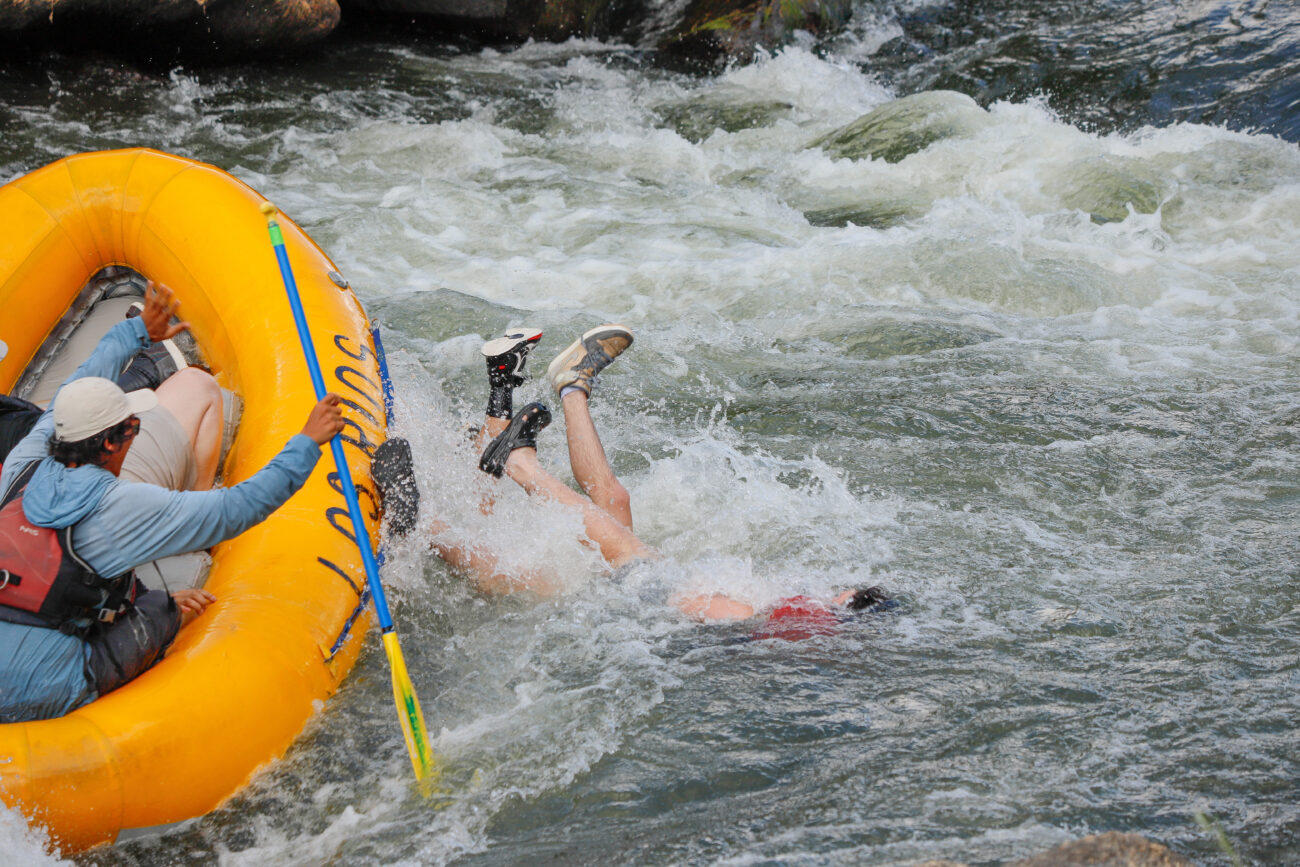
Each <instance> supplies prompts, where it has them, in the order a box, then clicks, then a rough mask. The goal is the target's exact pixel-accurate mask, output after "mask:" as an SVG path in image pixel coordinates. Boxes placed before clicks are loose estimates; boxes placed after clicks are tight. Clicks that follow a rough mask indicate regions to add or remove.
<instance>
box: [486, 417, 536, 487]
mask: <svg viewBox="0 0 1300 867" xmlns="http://www.w3.org/2000/svg"><path fill="white" fill-rule="evenodd" d="M550 423H551V411H550V410H549V409H547V408H546V404H544V403H530V404H528V406H526V407H524V408H523V409H521V410H519V414H518V415H516V416H515V417H514V418H512V419H511V420H510V426H509V427H507V428H506V429H505V430H503V431H501V433H499V434H497V435H496V437H495V438H494V439H493V440H492V442H490V443H488V444H487V448H485V449H484V450H483V457H481V458H479V462H478V468H479V469H480V470H482V471H483V472H485V473H488V474H489V475H492V476H496V477H497V478H498V479H499V478H501V474H502V473H504V472H505V469H506V459H507V458H509V457H510V453H511V452H513V451H514V450H515V449H535V448H537V432H538V431H540V430H541V429H542V428H544V427H546V426H547V425H548V424H550Z"/></svg>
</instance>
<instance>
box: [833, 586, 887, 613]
mask: <svg viewBox="0 0 1300 867" xmlns="http://www.w3.org/2000/svg"><path fill="white" fill-rule="evenodd" d="M893 602H894V600H892V599H890V598H889V597H888V596H886V595H885V591H884V590H881V589H880V588H879V587H859V588H858V589H856V590H845V591H844V592H843V593H841V594H840V595H839V596H836V597H835V604H836V605H843V606H844V607H845V608H847V609H849V610H850V611H866V610H867V609H868V608H876V607H881V608H892V607H893V605H892V604H891V603H893Z"/></svg>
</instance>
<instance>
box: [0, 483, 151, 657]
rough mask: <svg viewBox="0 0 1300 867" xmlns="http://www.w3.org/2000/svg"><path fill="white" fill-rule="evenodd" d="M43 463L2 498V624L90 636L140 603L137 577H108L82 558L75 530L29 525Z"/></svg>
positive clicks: (0, 555)
mask: <svg viewBox="0 0 1300 867" xmlns="http://www.w3.org/2000/svg"><path fill="white" fill-rule="evenodd" d="M38 464H39V461H32V463H31V464H30V465H28V466H27V467H26V468H25V469H24V470H23V471H22V472H21V473H19V474H18V477H17V478H16V479H14V481H13V484H11V485H10V486H9V490H7V491H6V492H5V494H4V496H3V498H0V620H3V621H8V622H9V623H21V624H24V625H26V626H44V627H47V628H50V629H57V630H59V631H60V632H63V633H66V634H68V635H85V633H86V632H88V631H89V630H90V628H91V627H92V626H94V625H95V624H96V623H112V622H113V620H114V619H115V618H116V617H117V616H118V615H119V614H121V613H123V612H124V611H126V610H127V609H129V608H130V607H131V605H132V603H134V602H135V596H136V585H137V582H136V579H135V572H134V571H127V572H125V573H123V574H121V575H118V576H117V577H116V578H104V577H102V576H101V575H100V574H99V573H98V572H96V571H95V570H94V569H92V568H90V565H89V564H88V563H86V561H85V560H83V559H81V557H79V556H78V555H77V552H76V550H75V549H74V548H73V546H72V527H71V526H70V527H63V528H60V529H57V530H55V529H51V528H49V527H36V526H33V525H32V524H31V523H30V522H29V521H28V520H27V516H26V515H25V514H24V513H23V491H24V490H25V489H26V487H27V483H28V482H30V481H31V478H32V475H33V474H34V473H35V472H36V467H37V466H38ZM73 526H76V525H75V524H74V525H73Z"/></svg>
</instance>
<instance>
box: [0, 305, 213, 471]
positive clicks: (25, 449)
mask: <svg viewBox="0 0 1300 867" xmlns="http://www.w3.org/2000/svg"><path fill="white" fill-rule="evenodd" d="M175 310H176V296H175V295H174V294H173V293H172V290H170V289H168V288H167V287H166V286H162V285H158V286H155V285H154V284H153V283H152V282H150V283H149V284H148V285H147V286H146V287H145V303H144V311H143V312H142V313H141V314H140V315H139V316H135V317H132V318H131V319H123V320H122V321H121V322H119V323H117V324H116V325H114V326H113V327H112V328H110V329H108V332H107V333H106V334H105V335H104V336H103V337H101V338H100V339H99V343H97V344H96V345H95V349H94V351H93V352H91V353H90V357H89V358H87V359H86V360H85V361H83V362H82V363H81V364H80V365H79V366H78V367H77V369H76V370H74V371H73V372H72V375H71V376H69V377H68V378H67V379H65V380H64V381H63V385H67V384H68V383H69V382H72V381H73V380H76V379H81V378H82V377H83V376H99V377H102V378H104V379H113V380H115V379H117V378H118V376H120V375H121V373H122V371H123V370H124V369H125V368H126V366H127V365H128V364H130V363H131V359H132V358H133V357H134V356H135V354H136V353H137V352H139V351H140V350H141V349H147V348H148V347H149V346H150V345H151V343H152V342H153V341H156V340H165V339H167V338H169V337H175V336H176V335H177V334H179V333H180V332H182V331H184V330H186V329H187V328H189V327H190V324H189V323H188V322H181V323H178V324H176V325H172V324H171V316H172V313H173V312H175ZM62 387H63V386H60V388H62ZM50 405H51V407H52V406H53V402H52V401H51V404H50ZM52 433H54V416H53V414H52V412H51V410H50V409H46V410H45V412H44V413H42V415H41V417H40V418H38V419H37V420H36V424H35V425H33V426H32V429H31V430H29V431H28V432H27V435H26V436H24V437H23V438H22V439H21V440H19V441H18V442H17V444H15V445H14V447H13V450H12V451H10V453H9V456H8V457H6V458H5V462H6V463H7V464H8V465H9V466H10V467H11V468H12V471H13V472H17V471H18V470H19V469H21V468H22V467H23V466H26V465H27V464H28V463H29V462H31V461H34V460H39V459H41V458H43V457H45V456H46V454H47V453H48V451H47V449H46V444H47V442H48V441H49V438H50V434H52ZM11 477H12V476H11V474H10V473H5V474H4V476H3V479H2V481H3V483H5V484H7V483H8V481H9V479H10V478H11Z"/></svg>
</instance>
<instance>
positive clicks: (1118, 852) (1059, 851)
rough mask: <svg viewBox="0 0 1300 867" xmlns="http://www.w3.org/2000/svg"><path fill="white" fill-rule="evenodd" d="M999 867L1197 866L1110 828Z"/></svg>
mask: <svg viewBox="0 0 1300 867" xmlns="http://www.w3.org/2000/svg"><path fill="white" fill-rule="evenodd" d="M912 867H969V865H966V864H962V863H960V862H957V861H946V860H939V861H923V862H921V863H920V864H914V865H912ZM1002 867H1196V865H1195V864H1194V863H1193V862H1191V861H1188V860H1187V859H1186V858H1184V857H1183V856H1181V855H1175V854H1174V853H1173V852H1170V851H1169V850H1168V849H1166V848H1165V847H1164V846H1161V845H1160V844H1159V843H1153V842H1152V841H1150V840H1148V839H1147V838H1145V837H1143V836H1142V835H1140V834H1121V833H1119V832H1117V831H1110V832H1108V833H1105V834H1094V835H1092V836H1091V837H1083V838H1081V839H1078V840H1073V841H1071V842H1069V843H1063V844H1062V845H1060V846H1057V847H1056V848H1055V849H1051V850H1048V851H1047V852H1044V853H1042V854H1041V855H1034V856H1033V857H1032V858H1024V859H1021V860H1019V861H1009V862H1007V863H1006V864H1004V865H1002Z"/></svg>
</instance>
